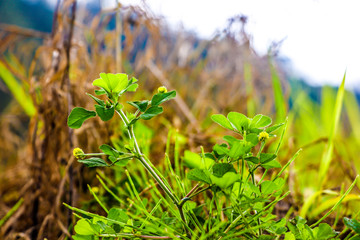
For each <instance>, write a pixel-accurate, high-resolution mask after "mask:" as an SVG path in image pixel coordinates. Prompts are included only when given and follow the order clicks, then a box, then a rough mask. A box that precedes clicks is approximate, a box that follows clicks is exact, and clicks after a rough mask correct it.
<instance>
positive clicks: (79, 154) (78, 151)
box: [73, 148, 85, 159]
mask: <svg viewBox="0 0 360 240" xmlns="http://www.w3.org/2000/svg"><path fill="white" fill-rule="evenodd" d="M84 154H85V153H84V151H83V150H82V149H81V148H74V150H73V155H74V157H76V158H77V159H84V158H85V155H84Z"/></svg>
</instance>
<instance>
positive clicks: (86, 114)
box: [67, 107, 96, 129]
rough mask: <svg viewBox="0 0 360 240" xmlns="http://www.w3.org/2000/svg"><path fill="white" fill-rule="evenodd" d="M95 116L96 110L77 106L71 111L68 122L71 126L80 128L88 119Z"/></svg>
mask: <svg viewBox="0 0 360 240" xmlns="http://www.w3.org/2000/svg"><path fill="white" fill-rule="evenodd" d="M95 116H96V113H95V112H94V111H89V110H86V109H85V108H82V107H76V108H74V109H73V110H72V111H71V113H70V115H69V117H68V121H67V124H68V126H69V127H70V128H75V129H76V128H80V127H81V125H82V124H83V123H84V122H85V120H86V119H89V118H92V117H95Z"/></svg>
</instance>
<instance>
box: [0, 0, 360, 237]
mask: <svg viewBox="0 0 360 240" xmlns="http://www.w3.org/2000/svg"><path fill="white" fill-rule="evenodd" d="M130 4H132V5H130ZM356 9H357V8H356V1H346V2H341V1H320V0H318V1H311V0H306V1H291V2H290V1H285V0H283V1H281V0H278V1H271V2H270V1H260V0H259V1H245V0H243V1H230V0H227V1H222V2H219V1H179V2H176V3H175V2H172V1H161V0H156V1H155V0H152V1H151V0H149V1H145V2H144V1H119V2H117V1H115V0H106V1H98V0H94V1H91V0H87V1H86V0H81V1H80V0H78V1H75V0H58V1H55V0H53V1H51V0H11V1H10V0H9V1H7V0H3V1H0V130H1V134H0V219H4V218H5V217H6V220H7V221H4V222H2V221H0V227H1V231H0V238H2V237H4V238H5V239H19V238H20V239H42V238H43V237H47V238H49V239H65V238H66V237H67V236H69V231H71V230H69V229H71V224H72V221H73V219H72V217H71V213H70V212H69V211H67V210H66V209H65V208H64V207H63V206H62V202H67V203H70V204H71V205H73V206H80V207H83V208H88V209H89V210H91V206H92V202H91V200H90V199H91V196H90V195H89V193H88V192H87V184H90V185H91V186H97V185H99V182H98V181H97V179H96V177H95V175H96V174H100V175H101V174H109V175H111V176H114V178H115V179H116V181H115V182H116V183H117V182H119V184H120V183H121V181H122V179H121V173H122V171H123V170H122V169H118V170H115V172H109V171H107V170H91V171H89V170H86V169H85V168H84V167H83V166H81V165H79V164H77V163H76V161H75V160H74V159H73V157H72V149H73V148H74V147H81V148H83V149H84V151H85V152H96V151H97V147H98V146H99V145H101V144H104V143H109V144H113V145H116V143H117V142H118V141H119V139H121V138H122V130H121V128H120V122H119V121H117V120H116V119H114V120H111V121H109V122H107V123H104V122H100V121H97V120H93V121H88V122H87V123H86V124H84V126H83V127H82V128H81V129H79V130H76V131H73V130H69V128H68V127H67V124H66V120H67V116H68V113H69V111H70V110H71V109H72V108H73V106H82V107H88V108H91V101H89V99H88V98H87V97H86V96H85V94H84V93H85V92H92V91H93V88H92V85H91V83H92V81H93V80H94V79H96V78H98V76H99V73H101V72H125V73H127V74H128V75H130V76H135V77H136V78H138V79H139V81H140V88H139V90H138V91H137V93H136V94H135V95H133V96H129V99H130V98H135V99H136V98H137V99H144V98H148V97H150V96H151V95H152V93H154V91H156V89H157V88H158V87H159V86H161V85H164V86H166V87H167V88H168V89H175V90H177V92H178V96H177V98H176V100H174V101H172V102H171V103H169V104H168V107H167V108H165V109H166V110H165V114H164V116H162V117H161V118H159V119H158V121H150V122H149V123H146V125H145V124H143V125H140V126H138V127H137V129H136V131H137V134H138V135H139V136H140V137H139V138H141V139H142V140H141V141H142V143H141V144H142V147H143V149H144V152H145V153H146V154H149V155H151V156H152V158H153V159H156V161H157V164H159V165H161V162H162V161H163V158H164V150H165V147H166V146H165V145H166V142H167V141H168V142H170V144H172V143H174V141H175V140H174V138H175V139H177V141H176V144H178V145H177V149H178V150H179V149H180V150H179V153H180V154H181V153H182V152H183V151H184V150H186V149H190V150H193V151H199V149H200V146H204V148H205V149H206V150H207V151H211V146H212V144H213V143H215V142H217V141H219V140H218V137H217V136H221V135H222V134H223V131H222V130H221V129H219V128H218V127H217V126H215V124H212V121H211V119H210V116H211V115H212V114H214V113H222V114H227V113H228V112H230V111H238V112H241V113H243V114H246V115H248V116H249V117H253V116H255V115H256V114H258V113H262V114H265V115H269V116H271V117H272V118H273V119H274V122H275V123H279V122H283V121H285V119H287V130H286V133H285V135H284V139H285V140H284V142H283V145H282V148H281V149H282V150H281V151H280V154H279V156H278V158H279V161H280V162H281V163H282V164H285V163H286V162H287V161H288V160H289V159H290V158H291V157H292V156H293V155H294V153H295V152H296V151H297V150H298V149H300V148H302V149H303V151H302V153H301V155H300V157H299V158H298V159H297V160H296V161H295V162H294V163H293V164H292V165H291V166H290V170H289V171H288V175H287V180H288V183H289V190H290V191H291V194H290V195H289V197H288V198H287V199H286V200H285V201H284V202H283V204H282V206H281V207H279V209H278V211H283V212H285V213H290V214H295V215H301V216H303V217H306V218H308V219H309V221H315V220H316V219H319V218H320V217H321V216H322V215H323V214H324V212H325V211H326V210H328V209H330V208H331V207H332V206H333V204H334V203H335V202H336V201H337V200H338V198H339V197H340V194H341V193H343V192H344V189H346V188H347V187H348V186H349V185H350V184H351V182H352V181H353V180H354V179H355V177H356V175H357V174H358V173H359V167H360V166H359V165H360V163H359V150H358V149H359V147H360V108H359V101H360V87H359V84H360V68H359V67H358V65H359V64H360V60H359V53H360V47H359V44H358V43H359V42H360V39H359V38H360V36H359V34H357V31H356V27H357V25H358V24H359V23H360V19H359V18H360V16H359V15H358V14H356V12H355V11H356ZM345 71H346V80H345V88H344V85H341V84H342V80H343V77H344V73H345ZM114 129H115V130H114ZM179 139H180V140H179ZM271 141H273V143H274V144H273V145H271V146H270V149H269V151H271V149H272V148H274V149H275V147H276V143H277V142H278V139H273V140H271ZM170 154H172V157H176V152H175V151H174V152H170ZM270 174H272V173H270ZM359 186H360V185H359V184H358V186H357V188H355V189H354V190H353V193H351V194H350V195H348V196H347V197H346V198H345V200H344V201H343V206H342V207H341V208H340V209H339V210H338V211H337V212H336V213H334V215H333V216H332V217H331V218H330V220H329V222H330V223H331V224H333V226H334V227H335V228H341V227H342V226H341V223H338V221H337V219H338V217H339V216H348V215H351V214H352V213H354V212H358V210H359V209H360V204H359V198H360V195H359ZM314 196H321V197H320V199H319V198H317V197H316V199H318V200H317V201H315V200H314V199H315V197H314ZM101 197H104V198H106V195H105V194H104V196H101ZM14 206H16V208H15V209H14V208H13V207H14ZM11 210H14V211H12V214H10V215H9V216H6V214H7V213H9V211H10V212H11ZM92 210H93V211H98V210H99V209H92Z"/></svg>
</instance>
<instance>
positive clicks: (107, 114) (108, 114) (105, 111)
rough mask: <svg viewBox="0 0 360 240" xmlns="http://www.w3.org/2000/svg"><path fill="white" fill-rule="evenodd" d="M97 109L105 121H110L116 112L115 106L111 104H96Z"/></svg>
mask: <svg viewBox="0 0 360 240" xmlns="http://www.w3.org/2000/svg"><path fill="white" fill-rule="evenodd" d="M95 110H96V113H97V115H99V117H100V118H101V120H103V121H109V120H110V119H111V118H112V117H113V116H114V113H115V106H111V107H109V108H107V107H105V106H101V105H95Z"/></svg>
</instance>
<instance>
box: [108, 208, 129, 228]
mask: <svg viewBox="0 0 360 240" xmlns="http://www.w3.org/2000/svg"><path fill="white" fill-rule="evenodd" d="M107 218H109V219H112V220H115V221H119V222H123V223H125V224H126V223H127V221H128V220H129V219H130V218H129V216H128V215H127V214H126V212H125V211H124V210H122V209H120V208H111V209H110V210H109V213H108V215H107Z"/></svg>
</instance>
